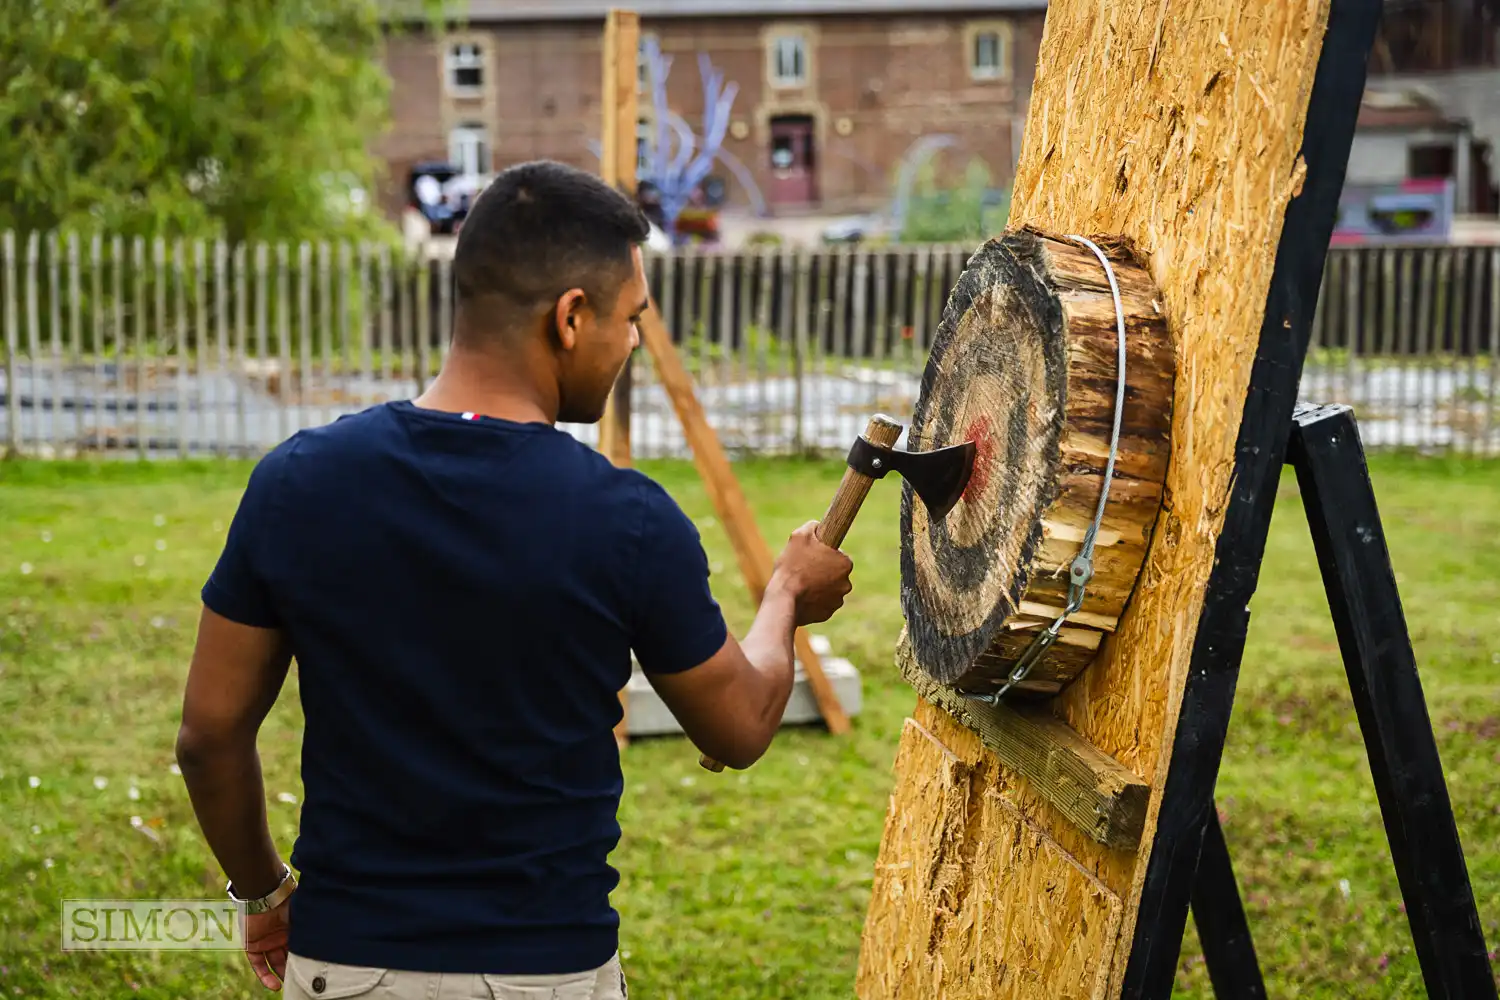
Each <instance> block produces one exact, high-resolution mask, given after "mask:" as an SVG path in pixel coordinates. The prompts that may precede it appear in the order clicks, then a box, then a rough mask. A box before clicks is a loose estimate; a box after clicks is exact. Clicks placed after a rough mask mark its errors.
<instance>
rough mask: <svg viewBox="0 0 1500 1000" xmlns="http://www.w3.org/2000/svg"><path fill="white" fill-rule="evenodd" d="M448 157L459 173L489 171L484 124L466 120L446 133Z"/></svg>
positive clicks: (488, 142) (471, 174) (484, 172)
mask: <svg viewBox="0 0 1500 1000" xmlns="http://www.w3.org/2000/svg"><path fill="white" fill-rule="evenodd" d="M448 159H449V162H451V163H452V164H453V165H454V166H455V167H457V168H458V171H459V173H461V174H465V175H468V176H471V177H472V176H478V175H480V174H487V173H489V172H490V141H489V137H488V136H487V135H486V133H485V128H484V126H483V125H479V124H477V123H475V122H466V123H464V124H463V125H460V126H458V128H456V129H454V130H453V131H452V132H450V133H448Z"/></svg>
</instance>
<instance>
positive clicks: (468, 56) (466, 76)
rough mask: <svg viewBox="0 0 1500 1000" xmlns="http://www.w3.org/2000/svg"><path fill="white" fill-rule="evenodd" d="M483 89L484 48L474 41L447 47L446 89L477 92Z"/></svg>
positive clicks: (453, 91)
mask: <svg viewBox="0 0 1500 1000" xmlns="http://www.w3.org/2000/svg"><path fill="white" fill-rule="evenodd" d="M483 89H484V50H483V49H481V48H480V47H479V46H478V45H477V44H476V43H474V42H459V43H457V44H454V45H451V46H449V47H448V90H449V91H450V92H452V93H455V94H477V93H479V92H480V91H481V90H483Z"/></svg>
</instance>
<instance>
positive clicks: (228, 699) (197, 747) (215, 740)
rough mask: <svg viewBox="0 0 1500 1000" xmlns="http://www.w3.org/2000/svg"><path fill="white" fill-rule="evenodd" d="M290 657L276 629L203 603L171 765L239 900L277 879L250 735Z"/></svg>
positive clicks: (265, 889)
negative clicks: (226, 614) (241, 620)
mask: <svg viewBox="0 0 1500 1000" xmlns="http://www.w3.org/2000/svg"><path fill="white" fill-rule="evenodd" d="M290 663H291V654H290V651H289V649H288V647H287V644H286V640H285V638H284V636H283V635H282V633H281V632H279V631H277V630H275V629H263V628H251V627H250V626H247V625H240V624H238V623H236V622H233V621H230V620H229V619H227V618H224V617H222V616H221V615H218V614H215V613H214V612H213V611H210V610H209V609H207V608H204V609H203V613H202V617H201V618H200V620H199V624H198V641H197V646H196V648H195V649H194V650H193V661H192V665H191V667H190V668H189V671H188V680H187V688H186V691H185V693H184V695H183V704H182V725H181V728H180V729H179V731H178V734H177V763H178V766H179V767H181V768H182V777H183V781H184V782H185V783H186V784H187V789H188V795H189V797H190V798H191V799H192V803H193V811H194V812H195V813H196V814H197V817H198V823H199V825H200V826H201V827H202V828H203V834H204V837H205V838H206V839H207V840H208V845H209V848H210V849H211V850H212V851H213V853H214V857H215V858H217V859H218V861H219V864H220V865H221V866H223V868H224V872H225V874H226V875H228V877H229V880H230V881H231V882H232V883H233V884H234V888H235V892H236V895H238V896H239V897H240V898H241V899H249V898H256V897H259V896H263V895H265V894H266V893H268V892H270V891H271V890H272V889H274V888H276V885H277V884H278V883H279V882H280V880H281V875H282V862H281V857H280V854H279V853H278V852H277V850H276V845H275V843H274V842H273V841H272V839H271V831H270V827H269V825H268V824H267V821H266V792H265V784H264V781H263V780H262V778H261V771H260V755H259V754H258V753H257V752H256V748H255V739H256V735H257V733H258V732H259V730H260V725H261V722H262V721H263V720H264V719H265V717H266V714H267V713H268V712H269V711H270V710H271V706H272V705H273V704H275V702H276V696H277V694H278V693H279V692H280V690H281V686H282V683H283V682H284V681H285V679H286V673H287V668H288V667H289V665H290Z"/></svg>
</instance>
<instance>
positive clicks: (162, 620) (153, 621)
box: [151, 615, 167, 628]
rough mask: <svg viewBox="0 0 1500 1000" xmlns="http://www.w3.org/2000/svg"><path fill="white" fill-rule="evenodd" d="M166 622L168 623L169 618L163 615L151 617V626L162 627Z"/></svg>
mask: <svg viewBox="0 0 1500 1000" xmlns="http://www.w3.org/2000/svg"><path fill="white" fill-rule="evenodd" d="M166 623H167V620H166V619H165V618H163V617H162V616H161V615H157V616H156V617H155V618H153V619H151V627H152V628H161V627H162V626H163V625H165V624H166Z"/></svg>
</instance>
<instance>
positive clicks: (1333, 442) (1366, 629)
mask: <svg viewBox="0 0 1500 1000" xmlns="http://www.w3.org/2000/svg"><path fill="white" fill-rule="evenodd" d="M1295 422H1296V426H1295V428H1294V429H1293V432H1292V438H1291V441H1290V447H1289V452H1288V455H1289V459H1290V461H1291V463H1292V465H1293V467H1294V468H1295V469H1296V471H1297V483H1298V485H1299V486H1300V487H1301V490H1302V499H1303V503H1304V505H1305V506H1306V509H1307V519H1308V523H1309V525H1310V527H1311V528H1312V538H1313V546H1314V548H1315V549H1316V550H1317V554H1318V564H1319V566H1320V567H1321V569H1322V572H1323V587H1324V589H1325V590H1326V591H1327V592H1328V604H1329V608H1330V610H1331V611H1332V613H1333V623H1334V628H1335V629H1336V631H1337V633H1338V640H1339V650H1340V652H1341V653H1342V654H1343V658H1344V669H1345V670H1346V671H1347V673H1348V675H1349V687H1350V690H1351V691H1352V692H1353V695H1354V706H1355V710H1356V712H1357V713H1358V716H1359V725H1360V729H1361V730H1362V732H1363V733H1364V740H1365V750H1366V753H1367V754H1368V755H1369V759H1370V772H1371V774H1372V776H1373V777H1374V780H1375V794H1376V795H1377V796H1378V797H1379V799H1380V812H1381V815H1382V816H1383V817H1384V819H1385V829H1386V839H1387V840H1388V841H1389V842H1390V845H1391V860H1392V861H1393V862H1394V864H1395V868H1396V878H1397V881H1398V882H1399V883H1400V886H1401V896H1402V898H1403V899H1404V900H1405V901H1406V916H1407V920H1408V921H1409V922H1410V924H1411V931H1412V937H1413V939H1414V942H1415V944H1416V949H1417V958H1418V960H1419V961H1420V962H1421V965H1422V977H1423V979H1424V980H1425V981H1426V984H1427V994H1428V996H1429V997H1431V998H1432V1000H1459V998H1464V1000H1474V998H1490V1000H1493V998H1495V996H1496V992H1495V979H1494V975H1493V973H1492V972H1491V970H1490V963H1489V959H1488V957H1487V956H1486V954H1485V946H1484V933H1483V930H1482V929H1481V927H1480V923H1479V914H1478V912H1477V910H1476V908H1475V904H1474V890H1473V887H1472V886H1471V885H1470V883H1469V873H1468V868H1467V866H1466V865H1465V863H1464V855H1463V848H1462V846H1461V845H1460V844H1459V840H1458V829H1457V825H1456V824H1455V822H1454V818H1453V806H1452V804H1451V803H1450V802H1449V799H1448V789H1447V785H1446V784H1445V782H1444V779H1443V769H1442V763H1441V761H1440V760H1439V759H1438V751H1437V742H1436V740H1435V739H1434V737H1433V733H1432V722H1431V720H1430V719H1429V718H1428V715H1427V703H1426V701H1425V700H1424V698H1423V697H1422V683H1421V680H1420V679H1419V678H1418V676H1417V664H1416V657H1415V656H1414V655H1413V653H1412V648H1411V640H1410V638H1409V637H1408V635H1407V630H1406V619H1405V618H1404V617H1403V615H1402V611H1401V598H1400V595H1399V594H1398V593H1397V590H1396V577H1395V573H1394V571H1393V570H1392V569H1391V562H1390V555H1389V553H1388V552H1387V550H1386V544H1385V535H1384V533H1383V532H1382V530H1381V526H1380V513H1379V511H1378V510H1377V508H1376V505H1375V492H1374V490H1373V488H1372V487H1371V485H1370V477H1369V469H1368V468H1367V467H1366V464H1365V454H1364V448H1363V446H1362V445H1361V443H1360V439H1359V429H1358V428H1357V427H1356V426H1355V422H1354V416H1353V414H1352V412H1351V411H1350V409H1349V408H1348V407H1346V406H1323V407H1312V406H1307V407H1299V409H1298V411H1297V414H1296V417H1295Z"/></svg>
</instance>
